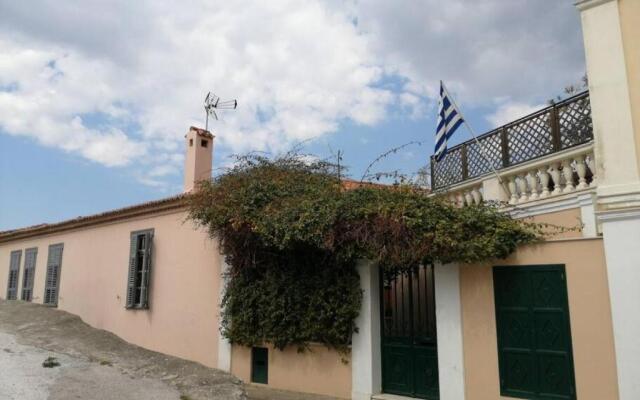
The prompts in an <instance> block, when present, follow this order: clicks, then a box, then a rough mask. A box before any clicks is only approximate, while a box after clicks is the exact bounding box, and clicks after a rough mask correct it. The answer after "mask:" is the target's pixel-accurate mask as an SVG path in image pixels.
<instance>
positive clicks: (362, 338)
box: [351, 261, 382, 400]
mask: <svg viewBox="0 0 640 400" xmlns="http://www.w3.org/2000/svg"><path fill="white" fill-rule="evenodd" d="M358 273H359V274H360V287H361V288H362V290H363V294H362V306H361V308H360V314H359V315H358V318H356V326H357V327H358V333H356V334H354V335H353V338H352V342H351V363H352V370H351V379H352V382H351V390H352V394H351V398H352V399H354V400H369V399H371V395H373V394H377V393H380V391H381V390H382V375H381V371H382V368H381V357H380V346H381V342H380V289H379V284H380V283H379V281H378V279H379V273H378V266H377V265H374V264H373V263H371V262H367V261H361V262H360V263H359V264H358Z"/></svg>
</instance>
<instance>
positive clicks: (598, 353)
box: [460, 238, 618, 400]
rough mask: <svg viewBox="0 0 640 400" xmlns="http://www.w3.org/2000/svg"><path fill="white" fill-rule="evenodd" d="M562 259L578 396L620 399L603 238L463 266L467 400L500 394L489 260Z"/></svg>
mask: <svg viewBox="0 0 640 400" xmlns="http://www.w3.org/2000/svg"><path fill="white" fill-rule="evenodd" d="M552 263H553V264H565V268H566V274H567V291H568V296H569V313H570V318H571V334H572V342H573V357H574V367H575V378H576V391H577V395H578V398H579V399H581V400H592V399H593V400H602V399H607V400H615V399H617V398H618V389H617V381H616V365H615V354H614V345H613V331H612V324H611V308H610V302H609V292H608V286H607V273H606V265H605V258H604V249H603V244H602V240H601V239H599V238H596V239H577V240H559V241H552V242H546V243H542V244H538V245H532V246H526V247H523V248H521V249H520V250H518V251H517V252H516V253H515V254H514V255H512V256H511V257H509V258H508V259H506V260H500V261H499V262H496V263H493V264H491V265H465V266H463V267H462V269H461V274H460V279H461V282H460V285H461V287H460V291H461V299H462V318H463V322H462V324H463V327H464V333H463V338H464V359H465V382H466V399H467V400H495V399H500V398H503V397H501V396H500V386H499V374H498V349H497V336H496V322H495V308H494V307H495V305H494V295H493V276H492V266H493V265H530V264H552Z"/></svg>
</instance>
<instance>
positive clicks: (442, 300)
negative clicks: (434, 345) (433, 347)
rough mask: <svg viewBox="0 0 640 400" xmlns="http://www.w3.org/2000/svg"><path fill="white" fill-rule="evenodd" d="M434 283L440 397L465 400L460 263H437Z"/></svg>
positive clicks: (448, 399)
mask: <svg viewBox="0 0 640 400" xmlns="http://www.w3.org/2000/svg"><path fill="white" fill-rule="evenodd" d="M434 284H435V297H436V329H437V332H438V333H437V335H438V373H439V375H440V398H441V399H443V400H444V399H446V400H464V398H465V387H464V351H463V344H462V306H461V304H460V266H459V265H458V264H444V265H443V264H436V265H435V268H434Z"/></svg>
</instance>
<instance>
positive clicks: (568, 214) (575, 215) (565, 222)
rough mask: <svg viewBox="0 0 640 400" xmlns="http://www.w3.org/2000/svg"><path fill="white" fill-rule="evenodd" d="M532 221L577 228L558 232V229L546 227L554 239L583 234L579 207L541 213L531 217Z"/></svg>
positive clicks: (575, 236)
mask: <svg viewBox="0 0 640 400" xmlns="http://www.w3.org/2000/svg"><path fill="white" fill-rule="evenodd" d="M531 221H533V222H536V223H541V224H550V225H554V226H558V227H563V228H567V229H569V228H576V229H573V230H567V231H566V232H558V231H557V230H556V229H554V228H552V227H549V228H547V229H546V231H548V232H549V233H550V234H552V235H553V239H559V238H578V237H582V236H583V234H582V232H581V231H580V227H581V225H582V216H581V213H580V209H579V208H570V209H567V210H562V211H555V212H550V213H546V214H540V215H536V216H533V217H531Z"/></svg>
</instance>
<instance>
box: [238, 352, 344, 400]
mask: <svg viewBox="0 0 640 400" xmlns="http://www.w3.org/2000/svg"><path fill="white" fill-rule="evenodd" d="M342 358H343V356H341V355H340V354H338V353H337V352H335V351H332V350H329V349H327V348H326V347H325V346H322V345H311V351H307V352H304V353H299V352H298V351H297V349H296V348H293V347H292V348H287V349H285V350H284V351H280V350H274V349H273V348H272V347H269V385H268V386H269V387H272V388H276V389H285V390H292V391H298V392H307V393H316V394H322V395H327V396H334V397H340V398H345V399H346V398H351V363H350V362H349V361H350V360H349V358H348V357H347V358H346V361H347V362H346V363H345V362H343V360H342ZM231 373H233V374H234V375H236V376H237V377H239V378H240V379H242V380H244V381H245V382H250V381H251V349H250V348H248V347H243V346H237V345H234V346H233V348H232V352H231Z"/></svg>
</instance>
